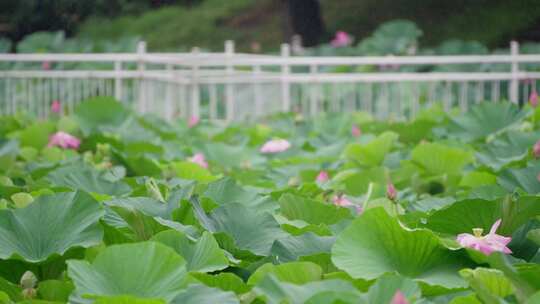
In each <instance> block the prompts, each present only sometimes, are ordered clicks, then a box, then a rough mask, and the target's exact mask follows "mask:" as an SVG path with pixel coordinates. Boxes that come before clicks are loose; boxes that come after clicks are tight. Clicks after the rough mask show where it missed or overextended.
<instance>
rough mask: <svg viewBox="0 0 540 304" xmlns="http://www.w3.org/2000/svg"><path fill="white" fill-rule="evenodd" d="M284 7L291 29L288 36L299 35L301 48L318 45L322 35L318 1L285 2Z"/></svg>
mask: <svg viewBox="0 0 540 304" xmlns="http://www.w3.org/2000/svg"><path fill="white" fill-rule="evenodd" d="M286 7H287V11H288V17H289V18H288V25H289V28H290V29H291V30H290V31H288V32H289V34H291V36H292V35H300V37H302V45H303V46H315V45H317V44H319V43H320V42H321V38H322V36H323V35H324V23H323V20H322V16H321V6H320V3H319V0H286ZM287 36H289V35H287ZM289 37H290V36H289Z"/></svg>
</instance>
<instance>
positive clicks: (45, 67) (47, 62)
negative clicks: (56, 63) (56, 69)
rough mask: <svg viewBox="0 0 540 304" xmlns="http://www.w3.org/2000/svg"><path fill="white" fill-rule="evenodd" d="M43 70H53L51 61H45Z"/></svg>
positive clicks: (42, 66) (42, 65) (42, 64)
mask: <svg viewBox="0 0 540 304" xmlns="http://www.w3.org/2000/svg"><path fill="white" fill-rule="evenodd" d="M41 68H42V69H43V70H45V71H48V70H50V69H51V63H50V62H49V61H43V62H42V63H41Z"/></svg>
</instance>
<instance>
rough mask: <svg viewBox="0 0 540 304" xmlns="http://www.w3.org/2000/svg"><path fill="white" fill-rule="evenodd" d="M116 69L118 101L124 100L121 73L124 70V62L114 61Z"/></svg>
mask: <svg viewBox="0 0 540 304" xmlns="http://www.w3.org/2000/svg"><path fill="white" fill-rule="evenodd" d="M114 71H115V72H116V75H115V77H114V98H115V99H116V100H118V101H122V78H121V76H120V73H121V72H122V62H121V61H115V62H114Z"/></svg>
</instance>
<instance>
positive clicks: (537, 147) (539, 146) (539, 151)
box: [533, 140, 540, 158]
mask: <svg viewBox="0 0 540 304" xmlns="http://www.w3.org/2000/svg"><path fill="white" fill-rule="evenodd" d="M533 154H534V157H536V158H539V157H540V140H539V141H537V142H536V143H535V144H534V146H533Z"/></svg>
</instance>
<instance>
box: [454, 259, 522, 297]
mask: <svg viewBox="0 0 540 304" xmlns="http://www.w3.org/2000/svg"><path fill="white" fill-rule="evenodd" d="M459 273H460V274H461V276H462V277H464V278H465V279H466V280H467V281H468V282H469V285H470V286H471V287H472V288H473V290H474V291H475V292H476V294H477V295H478V297H479V298H480V299H482V300H483V301H485V302H490V303H497V302H500V300H501V299H504V298H505V297H507V296H509V295H511V294H513V293H514V286H513V285H512V283H511V282H510V280H508V279H507V278H506V277H505V276H504V274H503V273H502V271H500V270H497V269H490V268H481V267H480V268H476V269H474V270H473V269H462V270H461V271H460V272H459Z"/></svg>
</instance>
